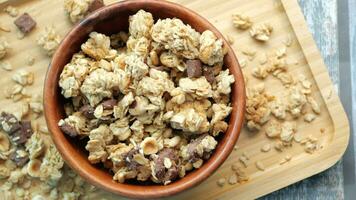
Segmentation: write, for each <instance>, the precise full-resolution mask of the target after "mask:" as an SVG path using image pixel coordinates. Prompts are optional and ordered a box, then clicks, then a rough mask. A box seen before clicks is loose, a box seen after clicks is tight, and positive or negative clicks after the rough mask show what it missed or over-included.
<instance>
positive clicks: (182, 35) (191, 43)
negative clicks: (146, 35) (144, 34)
mask: <svg viewBox="0 0 356 200" xmlns="http://www.w3.org/2000/svg"><path fill="white" fill-rule="evenodd" d="M151 37H152V39H153V40H154V41H155V42H157V43H158V44H159V45H161V46H162V47H163V48H164V49H167V50H170V51H172V52H173V53H175V54H177V55H180V56H183V57H184V58H187V59H195V58H197V57H198V55H199V50H198V46H199V38H200V33H198V32H197V31H195V30H194V29H193V28H191V27H190V26H189V25H186V24H184V23H183V22H182V21H181V20H180V19H176V18H174V19H169V18H168V19H163V20H162V19H159V20H158V21H157V22H156V23H155V24H154V25H153V27H152V30H151Z"/></svg>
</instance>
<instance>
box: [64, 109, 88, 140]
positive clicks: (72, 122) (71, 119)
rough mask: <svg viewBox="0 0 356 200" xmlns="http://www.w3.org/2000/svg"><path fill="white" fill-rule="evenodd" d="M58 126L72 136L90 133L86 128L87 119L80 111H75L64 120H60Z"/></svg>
mask: <svg viewBox="0 0 356 200" xmlns="http://www.w3.org/2000/svg"><path fill="white" fill-rule="evenodd" d="M58 126H59V127H60V128H61V130H62V131H63V132H64V133H66V134H68V135H69V136H71V137H75V136H77V135H79V136H86V135H89V133H88V130H87V128H86V119H85V117H84V116H83V115H82V113H80V112H75V113H73V114H72V115H70V116H68V117H67V118H65V119H64V120H63V119H62V120H60V121H59V122H58Z"/></svg>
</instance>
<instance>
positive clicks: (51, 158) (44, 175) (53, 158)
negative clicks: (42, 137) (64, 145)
mask: <svg viewBox="0 0 356 200" xmlns="http://www.w3.org/2000/svg"><path fill="white" fill-rule="evenodd" d="M63 164H64V161H63V159H62V157H61V155H60V154H59V152H58V151H57V149H56V148H55V147H54V146H53V145H51V146H49V147H48V148H47V150H46V153H45V155H44V157H43V159H42V164H41V168H40V171H41V180H53V181H55V180H58V179H60V178H61V177H62V171H61V169H62V167H63Z"/></svg>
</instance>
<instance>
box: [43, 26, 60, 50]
mask: <svg viewBox="0 0 356 200" xmlns="http://www.w3.org/2000/svg"><path fill="white" fill-rule="evenodd" d="M60 42H61V39H60V36H59V34H58V33H57V32H56V31H55V30H54V27H51V26H47V27H45V29H44V30H43V32H41V33H40V36H39V37H38V38H37V44H38V45H39V46H40V47H41V48H42V49H43V50H44V51H45V52H46V54H47V55H48V56H52V55H53V54H54V52H55V51H56V49H57V47H58V46H59V43H60Z"/></svg>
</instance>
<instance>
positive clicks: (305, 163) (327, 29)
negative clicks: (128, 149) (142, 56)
mask: <svg viewBox="0 0 356 200" xmlns="http://www.w3.org/2000/svg"><path fill="white" fill-rule="evenodd" d="M16 2H18V1H16ZM106 2H107V3H108V2H114V0H110V1H106ZM177 2H179V3H181V4H183V5H185V6H187V7H189V8H191V9H193V10H195V11H196V12H198V13H199V14H201V15H202V16H204V17H206V18H207V19H209V20H210V22H212V23H213V24H214V25H215V26H216V27H217V28H218V29H219V30H220V31H221V32H222V33H226V34H227V33H228V34H231V35H232V36H233V37H234V39H235V43H234V48H235V51H236V53H237V55H238V56H239V57H242V56H243V55H242V54H241V52H240V51H241V49H242V48H244V47H246V46H252V47H253V48H256V49H257V50H258V51H259V52H262V51H268V50H271V49H274V48H277V47H279V46H280V45H281V40H282V39H283V38H285V37H286V36H287V35H288V34H292V35H293V38H294V39H295V40H298V41H299V43H298V42H297V43H296V44H295V45H293V47H292V48H290V49H288V56H290V57H293V58H295V59H298V61H299V63H300V64H299V65H298V66H294V67H293V69H290V70H291V71H293V73H302V74H305V75H306V76H307V77H308V78H310V79H313V83H314V84H315V85H316V86H317V87H314V88H313V95H314V96H315V97H316V99H318V101H319V102H320V103H322V112H323V114H322V115H321V116H320V117H318V119H317V120H316V121H315V122H313V126H310V125H308V124H305V123H303V122H301V121H302V120H300V122H299V128H298V131H300V132H301V133H303V135H305V136H306V135H310V134H311V135H313V136H315V137H318V138H319V140H320V141H321V142H322V144H323V145H324V150H322V151H320V152H317V153H315V154H313V155H308V154H306V153H305V152H304V151H303V149H302V148H301V147H298V146H296V147H293V149H291V150H290V151H288V154H292V155H293V160H292V161H291V162H290V163H288V164H287V165H283V166H280V165H279V161H280V160H281V159H282V158H283V157H284V156H285V155H286V154H280V153H278V152H275V151H273V152H270V153H269V154H266V155H262V154H261V153H259V149H260V147H261V146H262V145H263V144H265V143H266V142H270V141H268V140H267V139H266V138H265V136H264V134H263V133H261V134H256V135H253V136H252V135H251V133H249V132H247V131H246V130H245V131H244V132H243V133H242V136H241V138H240V140H239V141H238V146H239V147H240V148H239V150H238V151H235V152H233V153H232V154H231V155H230V158H229V159H228V160H227V161H226V162H225V164H224V165H223V166H222V167H221V168H220V169H219V170H218V171H217V172H216V173H215V174H214V175H213V176H211V177H210V178H209V179H208V181H206V182H204V183H203V184H202V185H200V186H198V187H196V188H194V189H192V190H189V192H185V193H182V194H180V195H179V196H176V197H175V199H183V198H184V199H192V198H193V197H197V196H199V197H200V198H199V199H215V198H218V199H232V198H237V197H240V199H251V198H256V197H259V196H261V195H265V194H267V193H269V192H272V191H274V190H276V189H280V188H282V187H285V186H286V185H289V184H291V183H293V182H296V181H299V180H301V179H303V178H306V177H308V176H311V175H313V174H315V173H317V172H320V171H322V170H324V169H326V168H328V167H330V166H331V165H332V164H334V163H335V162H336V161H337V160H338V159H339V158H340V156H341V155H342V153H343V150H344V149H345V147H346V146H345V145H346V142H347V134H348V133H347V132H348V126H347V121H346V119H345V115H344V112H343V110H342V107H341V104H340V101H339V99H338V97H337V95H336V92H332V96H331V98H329V99H328V100H326V98H325V97H326V96H327V95H328V94H329V92H330V90H332V89H333V85H332V83H331V82H330V80H329V75H328V72H327V71H326V69H325V66H324V64H323V62H322V60H321V59H320V57H319V52H318V50H317V48H316V47H315V46H314V42H313V40H312V38H311V36H310V35H309V33H308V30H307V27H306V26H305V24H304V19H303V17H302V15H301V13H300V11H299V6H298V5H297V4H296V3H295V1H294V0H285V1H283V3H284V5H286V6H287V7H288V9H287V13H288V12H289V15H290V16H289V18H288V16H287V14H286V13H285V11H284V10H283V7H280V4H279V3H280V1H278V0H254V1H250V0H226V1H223V2H221V1H218V0H209V1H204V3H202V2H201V1H192V0H177ZM18 3H19V2H18ZM61 4H62V3H61V1H59V0H56V1H35V0H34V1H22V2H20V3H19V6H20V7H21V8H23V10H26V11H28V12H29V13H30V14H32V15H33V16H35V17H36V20H38V28H37V29H39V30H41V29H43V28H44V26H45V25H48V23H53V24H55V25H56V29H57V30H58V31H59V32H60V34H61V35H64V34H65V33H66V32H67V30H68V29H69V28H70V23H69V22H68V20H67V19H65V16H64V14H63V8H62V5H61ZM300 4H301V5H302V8H303V11H304V13H307V17H306V19H307V20H308V22H309V25H310V26H311V28H312V30H313V31H312V32H313V34H314V37H315V39H316V43H317V44H318V46H319V48H320V49H321V52H322V55H323V57H324V60H325V62H326V64H327V66H329V70H330V75H331V77H332V79H333V81H334V82H335V83H336V84H337V83H338V70H337V69H338V68H337V64H338V60H337V57H338V56H337V53H338V52H337V42H336V40H337V39H336V36H335V38H332V37H333V36H334V34H335V32H333V31H335V30H336V28H335V24H336V21H335V19H336V17H335V15H333V13H332V12H334V13H335V12H336V10H335V8H336V0H332V1H322V0H316V1H308V0H302V1H300ZM217 5H218V6H217ZM53 8H60V9H53ZM48 10H51V12H46V11H48ZM234 12H244V13H245V14H247V15H250V16H251V17H252V18H253V19H254V20H256V21H258V22H264V21H268V22H270V23H272V24H273V25H274V28H275V32H274V33H273V34H274V36H273V37H272V39H271V41H270V42H269V43H268V45H265V46H263V45H257V44H256V43H255V42H253V41H252V40H251V38H250V37H249V35H248V33H241V32H239V31H237V30H236V29H234V28H233V27H232V24H231V14H232V13H234ZM44 13H45V14H44ZM0 16H1V14H0ZM291 16H293V17H294V18H291ZM1 17H3V16H1ZM49 19H51V20H49ZM290 19H291V20H292V22H290ZM318 20H320V21H319V23H318ZM296 28H298V29H296ZM299 28H300V29H299ZM39 30H36V31H35V32H34V33H31V34H30V35H29V36H28V37H26V38H25V39H24V40H21V41H20V40H17V39H16V37H15V36H14V35H11V36H9V38H10V40H11V41H12V43H13V46H14V48H13V49H12V51H13V52H14V51H16V52H17V53H16V55H13V54H12V55H11V56H10V60H11V62H12V64H13V65H14V66H15V68H16V69H18V68H20V67H22V66H23V65H24V63H25V62H24V60H23V59H21V58H24V57H25V56H26V55H27V54H28V53H31V54H32V55H34V56H35V57H36V64H35V66H33V67H30V68H29V69H31V70H32V71H34V72H35V73H36V82H35V85H34V86H33V87H31V88H30V90H31V91H33V92H34V93H35V92H40V91H41V89H42V83H43V78H44V73H45V69H46V66H47V65H48V63H49V58H47V57H46V56H45V55H44V54H43V52H41V51H40V49H39V48H38V47H37V46H36V44H35V39H36V37H37V35H38V32H39ZM293 30H294V31H293ZM303 51H304V52H303ZM257 62H258V61H257V60H256V61H254V62H251V63H249V64H248V66H247V67H246V69H245V70H244V71H245V72H246V74H250V72H251V69H252V68H253V66H254V65H256V63H257ZM9 75H11V73H8V72H5V78H3V79H2V80H0V84H1V86H0V87H3V86H4V85H6V83H9V82H10V76H9ZM249 76H250V75H249ZM250 79H251V81H250V83H251V84H254V83H257V82H259V81H258V80H256V79H253V78H250ZM267 84H268V85H269V86H270V88H268V91H269V92H271V93H273V94H277V95H278V94H279V92H278V91H279V90H280V89H281V87H280V86H276V84H278V82H277V81H276V80H274V79H272V78H270V79H268V80H267ZM0 102H1V103H2V105H4V106H3V107H2V108H4V109H10V110H11V109H15V107H16V106H11V107H10V106H7V105H13V104H11V102H10V101H9V100H3V98H2V97H1V101H0ZM335 120H336V121H335ZM335 122H336V123H335ZM320 128H326V130H327V132H326V134H324V135H320V133H319V129H320ZM244 151H245V152H248V153H249V155H250V156H251V158H252V162H251V163H254V162H255V161H257V160H263V161H264V163H265V165H266V167H267V170H266V171H265V172H260V171H258V170H257V169H256V168H255V167H254V164H251V165H250V166H249V167H248V168H246V172H247V173H248V175H249V176H250V178H251V180H250V181H249V182H247V183H246V184H242V185H240V184H237V185H233V186H230V185H226V186H225V187H224V188H218V187H217V186H216V181H217V179H219V178H220V177H228V176H229V175H231V171H230V166H231V164H233V163H236V162H238V157H239V156H240V155H241V154H242V153H243V152H244ZM341 171H342V170H341V165H340V164H337V165H336V166H335V167H333V168H331V169H330V170H328V171H327V172H325V173H324V175H317V176H315V177H313V178H311V179H308V180H306V181H302V182H300V183H298V184H295V185H293V186H291V187H289V188H286V189H284V190H281V191H279V192H276V193H273V194H271V195H270V196H267V197H265V198H267V199H285V198H288V197H289V198H291V197H292V199H294V198H295V199H310V198H311V197H315V196H316V195H317V194H318V195H319V196H318V197H320V198H321V199H329V198H332V199H340V198H342V197H343V192H342V188H341V187H342V176H340V172H341ZM340 177H341V178H340ZM256 188H258V189H256ZM103 194H104V196H105V197H106V198H107V199H114V198H115V196H113V195H111V194H108V193H103ZM324 194H325V195H324ZM99 195H100V194H99ZM310 195H312V196H310ZM323 195H324V196H323ZM330 195H333V196H330Z"/></svg>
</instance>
